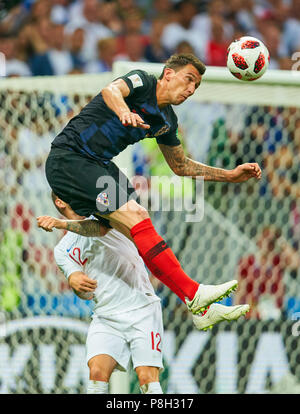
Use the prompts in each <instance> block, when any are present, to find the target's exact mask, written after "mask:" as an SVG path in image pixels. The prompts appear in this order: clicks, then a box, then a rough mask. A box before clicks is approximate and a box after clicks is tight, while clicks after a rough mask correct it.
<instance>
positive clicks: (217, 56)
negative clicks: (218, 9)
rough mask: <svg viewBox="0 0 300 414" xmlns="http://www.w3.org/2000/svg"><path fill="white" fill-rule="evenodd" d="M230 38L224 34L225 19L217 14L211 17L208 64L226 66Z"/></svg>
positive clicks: (207, 54)
mask: <svg viewBox="0 0 300 414" xmlns="http://www.w3.org/2000/svg"><path fill="white" fill-rule="evenodd" d="M228 46H229V42H228V40H227V39H226V38H225V35H224V19H223V18H222V17H221V16H215V17H214V18H212V19H211V38H210V39H209V41H208V42H207V51H206V64H207V65H210V66H226V61H227V49H228Z"/></svg>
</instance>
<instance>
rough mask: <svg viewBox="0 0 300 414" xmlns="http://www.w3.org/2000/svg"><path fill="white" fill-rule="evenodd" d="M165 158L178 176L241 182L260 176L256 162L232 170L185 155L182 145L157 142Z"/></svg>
mask: <svg viewBox="0 0 300 414" xmlns="http://www.w3.org/2000/svg"><path fill="white" fill-rule="evenodd" d="M159 148H160V150H161V152H162V153H163V156H164V158H165V160H166V161H167V163H168V165H169V167H170V168H171V169H172V171H173V172H174V173H175V174H176V175H179V176H185V177H194V178H195V177H204V180H205V181H222V182H228V183H241V182H244V181H247V180H249V179H250V178H256V179H260V178H261V169H260V167H259V165H258V164H257V163H246V164H242V165H239V166H238V167H236V168H234V169H233V170H224V169H223V168H215V167H210V166H208V165H205V164H202V163H200V162H198V161H194V160H192V159H190V158H188V157H186V155H185V153H184V150H183V147H182V145H177V146H170V145H163V144H159Z"/></svg>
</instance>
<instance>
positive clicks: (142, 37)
mask: <svg viewBox="0 0 300 414" xmlns="http://www.w3.org/2000/svg"><path fill="white" fill-rule="evenodd" d="M131 34H132V35H135V38H136V39H137V38H139V40H138V43H141V44H142V46H143V48H145V47H146V46H147V45H148V43H149V36H148V35H147V34H145V33H144V31H143V14H142V11H141V10H140V9H135V10H130V11H128V12H127V13H124V14H123V30H122V33H120V35H119V36H117V53H118V55H126V54H128V50H127V47H126V38H127V36H128V35H131Z"/></svg>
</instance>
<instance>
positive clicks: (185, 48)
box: [175, 40, 195, 54]
mask: <svg viewBox="0 0 300 414" xmlns="http://www.w3.org/2000/svg"><path fill="white" fill-rule="evenodd" d="M175 52H176V53H192V54H195V51H194V49H193V47H192V45H191V44H190V43H189V42H187V41H186V40H183V41H182V42H179V43H178V45H177V46H176V49H175Z"/></svg>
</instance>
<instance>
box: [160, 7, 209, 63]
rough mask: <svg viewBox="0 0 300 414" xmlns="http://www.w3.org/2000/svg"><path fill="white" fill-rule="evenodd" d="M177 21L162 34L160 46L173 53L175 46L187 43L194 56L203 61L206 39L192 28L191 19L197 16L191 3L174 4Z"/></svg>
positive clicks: (168, 25)
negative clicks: (183, 42)
mask: <svg viewBox="0 0 300 414" xmlns="http://www.w3.org/2000/svg"><path fill="white" fill-rule="evenodd" d="M175 10H176V11H177V21H176V22H173V23H169V24H167V25H166V27H165V28H164V31H163V34H162V45H163V46H164V47H165V48H166V49H168V50H170V52H171V53H174V51H175V49H176V47H177V45H178V44H179V43H180V42H182V41H187V42H188V43H190V45H191V46H192V47H193V49H194V51H195V53H196V55H197V56H198V57H199V58H200V59H203V60H205V48H206V42H207V37H206V36H205V37H201V35H199V32H198V31H197V30H196V29H195V28H194V27H193V19H194V18H195V16H196V15H197V8H196V5H195V4H194V2H193V1H190V0H183V1H180V2H179V3H177V4H176V6H175Z"/></svg>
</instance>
